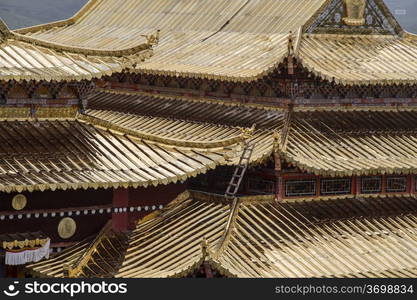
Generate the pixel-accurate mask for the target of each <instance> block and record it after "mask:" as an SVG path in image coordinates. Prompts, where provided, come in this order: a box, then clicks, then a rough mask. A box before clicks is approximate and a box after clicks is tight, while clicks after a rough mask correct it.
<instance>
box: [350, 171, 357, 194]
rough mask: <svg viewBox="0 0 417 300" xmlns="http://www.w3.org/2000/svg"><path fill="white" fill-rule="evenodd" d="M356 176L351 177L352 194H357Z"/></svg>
mask: <svg viewBox="0 0 417 300" xmlns="http://www.w3.org/2000/svg"><path fill="white" fill-rule="evenodd" d="M357 182H358V177H357V176H353V177H352V187H351V192H352V194H353V195H354V196H356V195H357V194H358V183H357Z"/></svg>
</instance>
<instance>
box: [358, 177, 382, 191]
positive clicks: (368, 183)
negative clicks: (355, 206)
mask: <svg viewBox="0 0 417 300" xmlns="http://www.w3.org/2000/svg"><path fill="white" fill-rule="evenodd" d="M381 192H382V178H381V177H378V176H377V177H363V178H362V180H361V193H362V194H375V193H381Z"/></svg>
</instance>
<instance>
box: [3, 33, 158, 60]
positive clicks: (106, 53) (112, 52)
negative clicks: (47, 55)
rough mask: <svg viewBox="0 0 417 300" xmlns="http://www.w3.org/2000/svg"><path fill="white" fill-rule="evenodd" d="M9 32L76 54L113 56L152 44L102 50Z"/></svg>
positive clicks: (129, 53)
mask: <svg viewBox="0 0 417 300" xmlns="http://www.w3.org/2000/svg"><path fill="white" fill-rule="evenodd" d="M9 34H10V35H11V36H12V37H13V38H14V39H16V40H18V41H21V42H26V43H30V44H33V45H36V46H41V47H46V48H50V49H53V50H55V51H66V52H71V53H76V54H84V55H93V56H114V57H122V56H128V55H133V54H137V53H139V52H141V51H145V50H151V49H152V47H153V45H151V44H149V43H142V44H139V45H136V46H133V47H130V48H125V49H119V50H102V49H99V48H85V47H74V46H69V45H64V44H60V43H56V42H49V41H47V40H43V39H40V38H34V37H31V36H26V35H23V34H20V33H16V32H11V31H9Z"/></svg>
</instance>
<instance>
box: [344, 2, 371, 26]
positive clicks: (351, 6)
mask: <svg viewBox="0 0 417 300" xmlns="http://www.w3.org/2000/svg"><path fill="white" fill-rule="evenodd" d="M343 2H344V8H345V17H344V18H343V21H344V22H345V24H346V25H350V26H360V25H364V24H365V7H366V0H343Z"/></svg>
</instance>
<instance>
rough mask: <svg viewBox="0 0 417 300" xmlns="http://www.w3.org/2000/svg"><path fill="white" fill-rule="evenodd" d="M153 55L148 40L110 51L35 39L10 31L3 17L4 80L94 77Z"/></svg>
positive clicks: (0, 53) (0, 59)
mask: <svg viewBox="0 0 417 300" xmlns="http://www.w3.org/2000/svg"><path fill="white" fill-rule="evenodd" d="M151 54H152V50H151V49H150V46H149V45H147V44H144V43H140V44H138V45H136V46H134V47H132V48H129V49H123V50H107V49H100V48H96V47H93V48H87V47H78V46H76V45H71V44H66V45H65V44H59V43H54V42H50V41H46V40H42V39H38V38H32V37H29V36H26V35H22V34H19V33H16V32H13V31H9V29H8V28H7V26H6V25H5V24H4V23H3V21H2V20H1V19H0V80H5V81H8V80H16V81H22V80H27V81H29V80H37V81H40V80H46V81H51V80H56V81H61V80H67V81H72V80H76V81H80V80H83V79H86V80H91V79H92V78H100V77H102V76H104V75H111V74H113V73H114V72H121V71H122V70H124V69H125V68H130V67H132V65H134V64H136V63H138V62H141V61H142V60H144V59H145V58H147V57H149V56H150V55H151Z"/></svg>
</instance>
